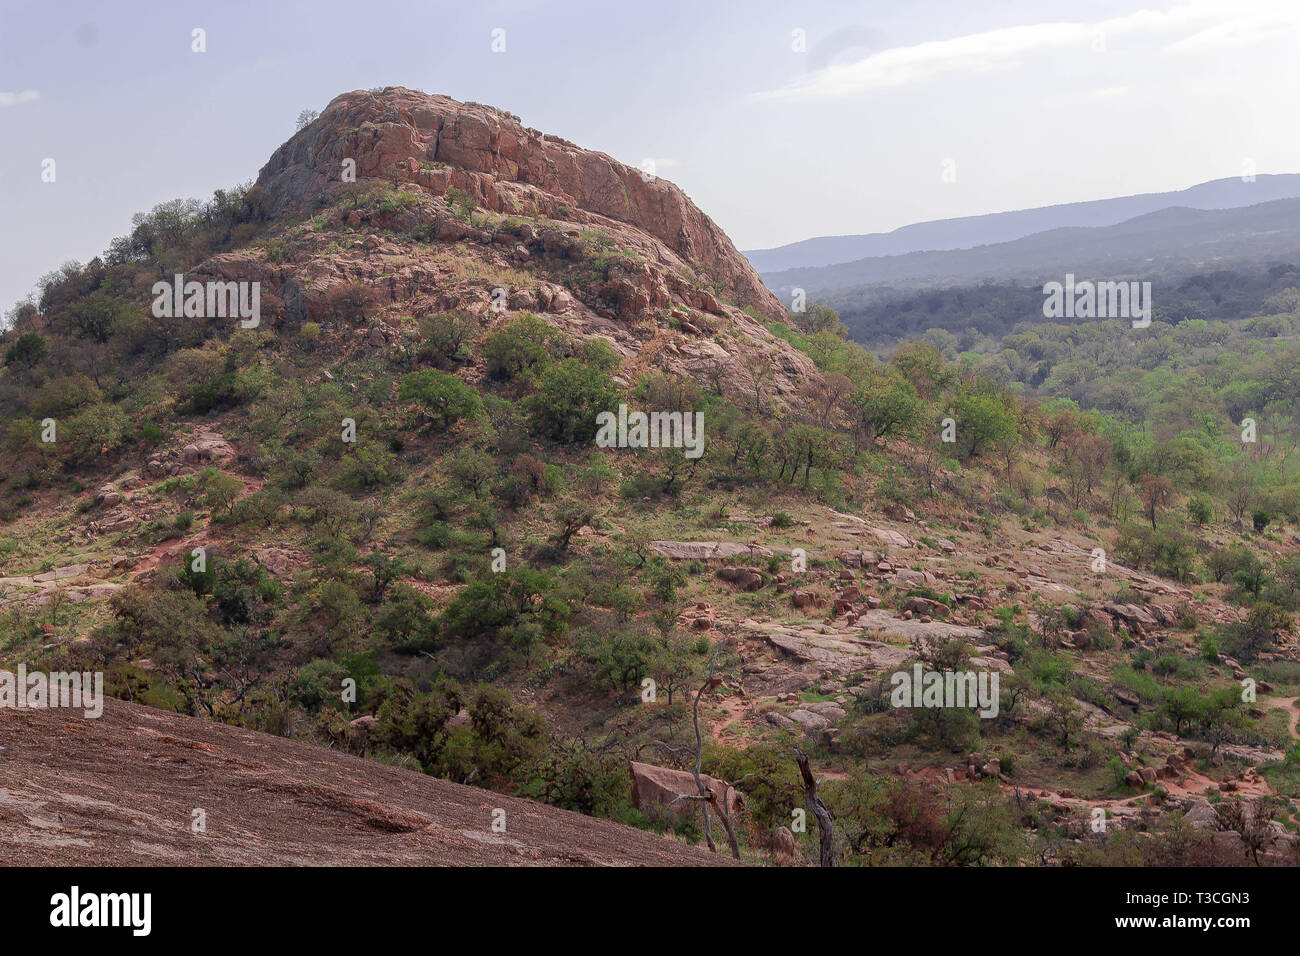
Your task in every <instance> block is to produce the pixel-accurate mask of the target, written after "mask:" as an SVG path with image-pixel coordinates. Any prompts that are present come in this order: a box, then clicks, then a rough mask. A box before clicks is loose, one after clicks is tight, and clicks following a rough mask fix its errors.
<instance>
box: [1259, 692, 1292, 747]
mask: <svg viewBox="0 0 1300 956" xmlns="http://www.w3.org/2000/svg"><path fill="white" fill-rule="evenodd" d="M1259 704H1260V706H1261V707H1263V708H1264V709H1265V710H1285V711H1286V712H1287V714H1288V715H1289V717H1288V723H1287V730H1288V731H1289V732H1290V734H1291V739H1292V740H1300V731H1298V729H1297V723H1298V722H1300V697H1296V698H1294V699H1291V698H1287V697H1264V698H1261V699H1260V701H1259Z"/></svg>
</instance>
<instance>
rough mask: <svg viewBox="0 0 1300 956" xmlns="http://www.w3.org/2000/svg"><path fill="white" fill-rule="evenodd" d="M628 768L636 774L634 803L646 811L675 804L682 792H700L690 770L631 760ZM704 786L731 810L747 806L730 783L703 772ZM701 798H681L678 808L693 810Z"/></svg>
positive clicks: (634, 778) (639, 808)
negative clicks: (673, 768)
mask: <svg viewBox="0 0 1300 956" xmlns="http://www.w3.org/2000/svg"><path fill="white" fill-rule="evenodd" d="M628 769H629V771H630V772H631V774H632V805H633V806H634V807H636V808H637V809H638V810H640V811H642V812H645V811H646V810H653V809H659V808H666V807H668V806H670V805H672V803H673V801H674V800H676V799H677V798H678V797H679V796H682V795H687V796H699V794H700V789H699V787H698V786H696V784H695V777H694V776H693V775H692V774H691V773H690V772H689V771H687V770H670V769H669V768H667V767H658V766H655V765H654V764H648V763H638V762H637V761H635V760H633V761H629V764H628ZM700 779H701V780H702V781H703V783H704V786H705V787H707V788H709V789H710V790H712V791H713V792H714V794H715V795H716V798H717V799H718V800H719V801H721V802H722V805H723V806H724V807H725V808H726V810H727V812H728V813H735V812H736V811H737V810H740V809H743V807H744V806H745V796H744V794H742V793H741V792H740V791H739V790H737V789H736V788H735V787H732V786H731V785H730V784H728V783H726V782H724V781H722V780H718V779H717V778H715V777H710V776H708V775H707V774H701V775H700ZM697 802H698V801H695V800H689V801H688V800H679V801H678V802H677V804H676V808H677V809H681V810H684V811H691V810H693V809H695V805H696V803H697Z"/></svg>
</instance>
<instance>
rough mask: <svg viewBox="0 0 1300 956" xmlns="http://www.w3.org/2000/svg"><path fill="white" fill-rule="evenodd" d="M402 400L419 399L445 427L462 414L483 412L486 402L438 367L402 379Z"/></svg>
mask: <svg viewBox="0 0 1300 956" xmlns="http://www.w3.org/2000/svg"><path fill="white" fill-rule="evenodd" d="M399 397H400V398H401V399H402V401H406V402H412V401H413V402H418V403H419V404H420V405H421V406H423V407H424V408H425V409H426V410H427V411H429V412H430V413H432V414H433V415H434V416H435V417H436V419H437V420H438V423H439V425H440V426H441V427H442V428H444V429H446V428H450V427H451V426H452V425H453V424H454V423H455V422H458V421H460V420H461V419H463V418H476V417H478V416H479V415H481V414H482V413H483V403H482V402H481V401H480V400H479V397H478V395H477V394H476V393H475V391H474V390H473V389H472V388H470V387H469V386H468V385H466V384H465V383H464V382H462V381H461V380H460V379H459V378H457V377H456V376H455V375H448V374H447V373H446V372H439V371H436V370H435V369H421V370H420V371H418V372H412V373H411V374H409V375H407V376H406V377H405V378H404V379H402V387H401V391H400V392H399Z"/></svg>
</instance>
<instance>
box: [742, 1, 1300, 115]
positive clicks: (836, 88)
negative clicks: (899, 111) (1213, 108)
mask: <svg viewBox="0 0 1300 956" xmlns="http://www.w3.org/2000/svg"><path fill="white" fill-rule="evenodd" d="M1297 25H1300V4H1298V3H1296V2H1295V0H1191V2H1187V3H1181V4H1179V5H1177V6H1173V7H1170V8H1169V9H1167V10H1145V9H1144V10H1137V11H1135V12H1133V13H1130V14H1126V15H1124V16H1121V17H1114V18H1111V19H1109V20H1101V21H1098V22H1096V23H1038V24H1029V25H1025V26H1014V27H1003V28H1001V29H997V30H989V31H986V32H984V33H972V34H968V35H967V36H962V37H955V38H953V39H950V40H933V41H928V42H926V43H919V44H916V45H914V46H905V47H894V48H892V49H889V50H883V51H881V52H879V53H873V54H871V55H870V56H867V57H865V58H863V59H861V60H858V61H857V62H855V63H842V64H833V65H831V66H828V67H825V68H823V69H820V70H816V71H814V72H812V73H809V74H807V75H805V76H801V77H799V78H797V79H795V80H792V81H791V82H790V83H787V84H786V85H785V86H783V87H780V88H778V89H775V90H769V91H766V92H763V93H759V94H756V97H755V98H757V99H760V100H771V99H818V98H825V97H834V96H842V95H845V94H849V93H860V92H865V91H868V90H875V89H885V88H889V87H898V86H904V85H907V84H910V83H917V82H921V81H923V80H928V79H931V78H933V77H936V76H939V75H941V74H945V73H987V72H991V71H1002V70H1012V69H1016V68H1017V67H1019V66H1020V65H1021V63H1022V62H1023V60H1024V58H1025V57H1027V56H1030V55H1032V54H1041V53H1050V52H1053V51H1065V50H1076V51H1078V52H1079V54H1080V55H1088V54H1090V53H1092V51H1093V47H1094V44H1095V43H1098V41H1099V40H1100V41H1102V45H1103V46H1104V48H1105V49H1108V50H1109V49H1114V47H1115V41H1116V40H1118V39H1123V38H1132V39H1134V40H1135V41H1136V42H1137V43H1138V44H1141V43H1142V42H1143V41H1144V40H1148V38H1151V39H1154V38H1155V37H1156V36H1158V35H1162V34H1163V35H1165V36H1169V35H1175V36H1176V35H1177V34H1180V33H1182V34H1190V35H1188V36H1184V37H1182V38H1181V39H1178V40H1176V41H1175V42H1173V43H1172V44H1171V45H1169V46H1167V47H1166V48H1165V49H1166V50H1167V51H1168V52H1181V51H1183V50H1196V49H1204V48H1206V47H1210V46H1219V45H1224V44H1229V43H1232V44H1238V45H1239V44H1244V43H1250V42H1256V41H1258V40H1262V39H1267V38H1269V37H1272V36H1276V35H1277V34H1278V33H1279V32H1282V31H1285V30H1287V29H1289V28H1293V27H1295V26H1297ZM1148 42H1149V40H1148ZM1153 52H1155V51H1154V49H1153Z"/></svg>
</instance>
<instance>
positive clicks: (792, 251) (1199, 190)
mask: <svg viewBox="0 0 1300 956" xmlns="http://www.w3.org/2000/svg"><path fill="white" fill-rule="evenodd" d="M1298 197H1300V174H1296V173H1292V174H1288V175H1275V176H1256V177H1255V178H1254V180H1253V181H1245V180H1243V179H1241V178H1240V177H1235V178H1232V179H1216V180H1213V181H1212V182H1208V183H1198V184H1197V185H1195V186H1190V187H1188V188H1187V189H1181V190H1176V191H1173V192H1165V193H1143V194H1141V195H1137V196H1120V197H1117V198H1114V199H1097V200H1092V201H1089V202H1076V203H1062V204H1060V205H1055V206H1043V207H1040V208H1037V209H1018V210H1014V211H1012V212H998V213H988V214H986V215H982V216H962V217H960V218H956V219H941V220H936V221H934V222H921V223H914V224H913V225H910V226H902V227H900V228H898V229H895V230H893V231H891V232H886V233H874V234H871V235H861V236H818V237H816V238H813V239H804V240H802V241H800V242H792V243H790V244H788V245H784V246H778V247H776V248H774V249H755V250H750V251H747V252H746V253H745V256H746V257H747V258H748V259H749V261H750V262H751V263H752V264H753V266H754V268H755V269H758V270H759V272H761V273H764V274H765V275H766V274H768V273H778V272H784V271H786V270H789V269H809V268H818V267H821V266H831V265H837V264H839V263H846V262H854V261H856V260H858V259H871V258H877V257H881V256H903V255H906V254H908V253H913V252H931V251H941V250H950V249H972V248H974V247H976V246H988V245H996V244H1000V243H1007V242H1012V241H1014V240H1016V239H1023V238H1025V237H1026V236H1031V235H1035V234H1038V233H1044V232H1049V231H1052V230H1057V229H1072V228H1074V229H1089V228H1092V229H1095V228H1098V227H1102V226H1114V225H1118V224H1119V223H1121V222H1125V221H1127V220H1130V219H1136V218H1138V217H1141V216H1146V215H1148V214H1150V213H1155V212H1160V211H1161V210H1164V209H1175V208H1184V209H1235V208H1238V207H1241V206H1255V205H1258V204H1260V203H1266V202H1273V201H1274V200H1278V199H1295V198H1298Z"/></svg>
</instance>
